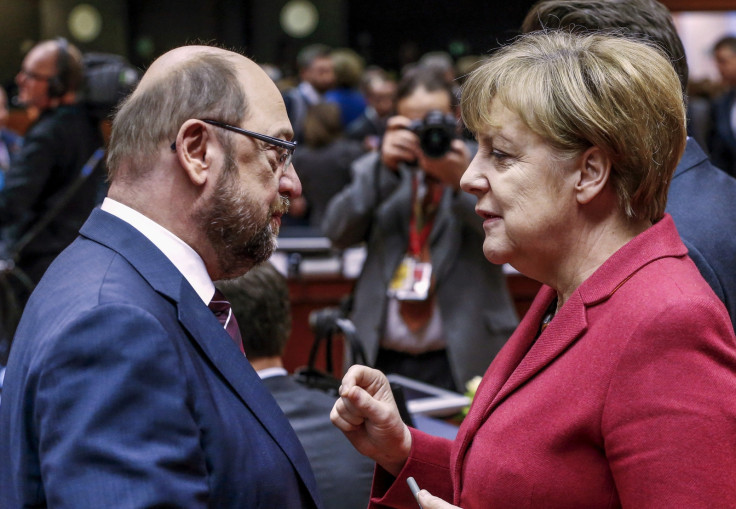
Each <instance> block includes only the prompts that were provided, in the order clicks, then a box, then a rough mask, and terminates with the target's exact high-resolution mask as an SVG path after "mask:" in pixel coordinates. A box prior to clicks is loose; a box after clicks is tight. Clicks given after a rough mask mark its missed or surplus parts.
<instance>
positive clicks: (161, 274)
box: [80, 209, 319, 503]
mask: <svg viewBox="0 0 736 509" xmlns="http://www.w3.org/2000/svg"><path fill="white" fill-rule="evenodd" d="M80 233H81V234H82V235H84V236H86V237H88V238H90V239H92V240H94V241H96V242H99V243H102V244H104V245H106V246H108V247H109V248H110V249H113V250H115V251H117V252H118V253H119V254H120V255H121V256H123V257H124V258H125V259H126V260H128V262H129V263H130V264H131V265H132V266H133V267H135V269H136V270H137V271H138V272H139V273H140V274H141V276H142V277H143V278H144V279H146V281H148V283H149V284H150V285H151V286H152V287H153V288H154V289H155V290H156V291H157V292H159V293H161V294H162V295H164V296H165V297H167V298H168V299H170V300H172V301H174V302H175V303H176V306H177V313H178V319H179V322H180V323H181V324H182V326H183V327H184V329H186V330H187V332H188V333H189V334H190V336H191V337H192V338H193V339H194V341H195V342H196V343H197V344H198V345H199V347H200V349H201V351H202V352H204V355H205V356H206V357H207V358H208V359H209V361H210V362H211V363H212V366H213V367H214V369H216V370H217V371H219V372H220V374H221V375H222V376H223V378H224V379H225V380H226V381H227V383H228V384H229V385H230V387H231V388H232V390H233V391H234V392H235V393H236V394H237V395H238V397H239V398H240V399H241V400H242V402H243V403H244V404H245V405H246V406H247V407H248V409H249V410H250V411H251V413H253V415H254V416H255V417H256V418H257V419H258V421H259V422H260V423H261V424H262V425H263V427H264V429H265V430H266V431H267V432H268V433H269V435H271V437H272V438H273V440H274V441H275V442H276V443H277V444H278V445H279V447H280V448H281V449H282V450H283V452H284V454H286V456H287V457H288V458H289V461H290V462H291V463H292V465H293V466H294V468H295V469H296V471H297V472H298V474H299V476H300V477H301V478H302V480H303V482H304V484H305V486H306V487H307V488H308V490H309V492H310V494H311V495H312V498H313V499H314V500H315V501H317V500H319V497H318V495H317V485H316V481H315V480H314V475H313V474H312V471H311V467H310V466H309V460H308V459H307V457H306V454H305V453H304V449H303V448H302V446H301V444H300V442H299V439H298V438H297V437H296V434H295V433H294V430H293V429H292V428H291V426H290V425H289V422H288V420H287V419H286V418H285V417H284V415H283V412H281V409H280V408H279V406H278V405H277V404H276V401H275V400H274V399H273V396H271V394H270V393H269V392H268V390H267V389H266V388H265V387H264V386H263V384H262V383H261V380H260V378H259V377H258V375H257V374H256V373H255V371H254V370H253V368H252V367H251V365H250V363H249V362H248V361H247V360H246V359H245V357H243V355H242V353H241V352H240V351H239V350H238V348H237V347H236V346H235V344H234V343H233V341H232V340H231V338H230V336H229V335H228V333H227V332H226V331H225V329H224V328H223V327H222V325H221V324H220V322H219V321H218V320H217V318H216V317H215V316H214V315H213V314H212V312H211V311H210V310H209V308H208V307H207V306H206V305H205V304H204V302H202V299H200V298H199V296H198V295H197V294H196V292H195V291H194V289H193V288H192V287H191V285H190V284H189V282H188V281H187V280H186V278H184V276H183V275H182V274H181V273H180V272H179V271H178V270H177V269H176V267H174V265H173V264H172V263H171V262H170V261H169V259H168V258H166V256H164V254H163V253H162V252H161V251H160V250H159V249H158V248H156V246H155V245H154V244H153V243H151V242H150V241H149V240H148V239H147V238H146V237H145V236H144V235H142V234H141V233H140V232H138V231H137V230H136V229H135V228H133V227H132V226H131V225H129V224H128V223H126V222H124V221H122V220H121V219H119V218H117V217H115V216H112V215H111V214H108V213H106V212H104V211H101V210H99V209H95V210H94V211H93V212H92V214H91V215H90V218H89V219H88V221H87V223H85V225H84V226H83V227H82V230H81V231H80ZM315 503H316V502H315Z"/></svg>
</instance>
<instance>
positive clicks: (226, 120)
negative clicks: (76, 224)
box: [0, 46, 321, 508]
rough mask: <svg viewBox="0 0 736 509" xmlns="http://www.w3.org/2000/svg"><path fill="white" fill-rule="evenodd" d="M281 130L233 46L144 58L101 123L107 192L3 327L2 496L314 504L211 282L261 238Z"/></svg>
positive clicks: (282, 188)
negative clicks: (9, 337) (17, 316)
mask: <svg viewBox="0 0 736 509" xmlns="http://www.w3.org/2000/svg"><path fill="white" fill-rule="evenodd" d="M292 135H293V132H292V128H291V125H290V123H289V119H288V117H287V115H286V109H285V107H284V103H283V101H282V99H281V95H280V93H279V91H278V90H277V88H276V86H275V85H274V84H273V82H272V81H271V80H270V79H269V78H268V76H267V75H266V74H265V73H264V72H263V71H262V70H261V69H260V68H259V67H258V66H257V65H256V64H255V63H254V62H252V61H250V60H248V59H247V58H245V57H243V56H241V55H238V54H235V53H232V52H229V51H225V50H221V49H217V48H211V47H205V46H186V47H182V48H177V49H175V50H172V51H170V52H168V53H166V54H165V55H163V56H162V57H160V58H159V59H158V60H156V61H155V62H154V63H153V64H152V65H151V67H150V68H149V69H148V71H147V72H146V74H145V75H144V77H143V79H142V80H141V82H140V84H139V85H138V87H137V89H136V90H135V92H134V93H133V94H132V95H131V96H130V97H129V98H128V99H127V100H126V101H125V102H124V103H123V105H122V106H121V108H120V109H119V112H118V114H117V116H116V118H115V120H114V123H113V129H112V137H111V141H110V150H109V154H108V169H109V170H108V171H109V180H110V189H109V193H108V196H107V198H106V199H105V201H104V202H103V204H102V206H101V208H100V209H96V210H94V211H93V212H92V214H91V215H90V217H89V219H88V220H87V222H86V223H85V225H84V226H83V227H82V229H81V230H80V235H79V237H78V238H77V239H76V240H75V241H74V242H73V243H72V244H71V246H70V247H69V248H67V249H66V250H65V251H64V252H63V253H62V254H61V255H60V256H59V257H58V258H57V259H56V260H55V261H54V263H53V264H52V265H51V267H50V268H49V270H48V271H47V272H46V274H45V276H44V277H43V279H42V280H41V282H40V283H39V285H38V287H37V288H36V290H35V292H34V294H33V295H32V296H31V299H30V301H29V303H28V305H27V307H26V309H25V312H24V315H23V318H22V319H21V323H20V325H19V327H18V332H17V335H16V339H15V342H14V344H13V347H12V350H11V354H10V360H9V363H8V369H7V372H6V377H5V387H4V393H3V400H2V405H1V406H0V464H2V465H3V468H2V469H0V470H1V472H0V506H2V507H20V506H23V507H26V506H32V507H46V506H53V507H75V508H84V507H164V506H166V507H224V508H229V507H232V508H240V507H288V508H296V507H320V506H321V503H320V501H319V496H318V495H317V488H316V483H315V481H314V476H313V474H312V472H311V470H310V467H309V463H308V461H307V458H306V456H305V454H304V451H303V449H302V447H301V445H300V444H299V441H298V439H297V437H296V435H295V434H294V432H293V430H292V429H291V427H290V426H289V424H288V422H287V421H286V419H285V418H284V416H283V414H282V413H281V411H280V410H279V408H278V406H277V404H276V402H275V401H274V400H273V398H272V397H271V396H270V394H269V393H268V391H267V390H266V389H265V388H264V387H263V385H262V384H261V382H260V380H259V378H258V375H256V373H255V372H254V371H253V369H252V368H251V366H250V364H249V362H248V361H247V359H246V358H245V357H244V355H243V353H242V343H241V339H240V336H239V333H237V324H236V323H235V319H234V318H233V317H232V313H231V312H230V309H229V303H228V302H227V301H226V299H225V297H224V296H223V295H222V294H221V293H219V292H215V287H214V284H213V281H215V280H219V279H225V278H233V277H236V276H240V275H242V274H244V273H245V272H246V271H247V270H248V269H249V268H251V267H252V266H254V265H255V264H258V263H260V262H262V261H264V260H266V259H267V258H268V257H269V256H270V254H271V253H272V251H273V249H274V245H275V238H276V235H277V233H278V230H279V225H280V221H281V215H282V214H283V213H285V212H286V209H287V207H288V202H289V199H290V198H295V197H297V196H299V195H300V193H301V184H300V182H299V179H298V178H297V176H296V174H295V172H294V168H293V166H292V165H291V155H292V153H293V151H294V147H295V143H292V142H291V141H289V140H290V139H291V137H292ZM208 307H209V309H208Z"/></svg>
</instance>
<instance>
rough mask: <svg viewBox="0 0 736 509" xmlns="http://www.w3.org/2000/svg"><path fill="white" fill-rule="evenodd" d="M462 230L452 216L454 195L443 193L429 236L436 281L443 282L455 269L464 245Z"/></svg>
mask: <svg viewBox="0 0 736 509" xmlns="http://www.w3.org/2000/svg"><path fill="white" fill-rule="evenodd" d="M460 235H461V229H460V227H459V225H458V224H457V219H456V218H455V217H454V216H453V214H452V193H451V192H447V190H445V192H443V194H442V199H441V201H440V206H439V210H438V211H437V216H436V217H435V221H434V225H433V226H432V233H431V234H430V236H429V244H430V253H431V256H432V271H433V272H434V279H435V281H441V280H443V279H444V276H445V275H446V274H447V271H449V270H450V269H451V268H452V267H453V265H454V264H453V263H452V262H453V261H454V260H455V259H456V258H457V255H458V252H459V251H460V246H461V244H462V241H461V238H460Z"/></svg>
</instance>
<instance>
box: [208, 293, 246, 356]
mask: <svg viewBox="0 0 736 509" xmlns="http://www.w3.org/2000/svg"><path fill="white" fill-rule="evenodd" d="M207 307H209V308H210V311H212V312H213V313H214V314H215V316H216V317H217V319H218V320H219V321H220V323H221V324H222V326H223V327H225V330H226V331H227V333H228V334H230V337H231V338H232V339H233V342H234V343H235V344H236V345H237V346H238V348H240V351H241V352H243V354H245V350H244V349H243V338H241V337H240V329H239V328H238V321H237V320H236V319H235V314H234V313H233V310H232V307H230V303H229V302H228V301H227V299H226V298H225V296H224V295H223V294H222V292H221V291H220V290H217V289H215V295H213V296H212V300H211V301H210V303H209V304H208V306H207Z"/></svg>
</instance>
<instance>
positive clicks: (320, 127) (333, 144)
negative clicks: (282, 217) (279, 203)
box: [290, 102, 363, 232]
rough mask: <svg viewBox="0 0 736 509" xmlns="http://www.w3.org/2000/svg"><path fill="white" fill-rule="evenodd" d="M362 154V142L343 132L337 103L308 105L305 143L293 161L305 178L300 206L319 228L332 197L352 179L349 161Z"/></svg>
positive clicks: (300, 175) (310, 222) (300, 176)
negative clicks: (309, 106) (302, 203)
mask: <svg viewBox="0 0 736 509" xmlns="http://www.w3.org/2000/svg"><path fill="white" fill-rule="evenodd" d="M361 155H363V147H362V145H361V144H360V143H359V142H357V141H355V140H350V139H347V138H345V137H344V136H343V129H342V122H341V120H340V108H339V107H338V105H337V104H334V103H329V102H326V103H322V104H317V105H315V106H313V107H311V108H310V109H309V111H308V112H307V116H306V118H305V119H304V143H302V144H301V145H299V150H297V151H295V152H294V159H293V161H294V167H295V168H297V171H298V172H299V180H301V182H302V196H301V199H303V200H304V205H303V206H300V207H299V208H300V209H304V211H305V214H306V217H307V219H308V223H309V225H310V226H312V227H313V228H314V229H315V230H316V231H318V232H319V231H321V230H320V228H321V223H322V218H323V217H324V213H325V209H326V208H327V204H328V203H329V201H330V199H331V198H332V197H333V196H335V195H336V194H337V193H338V192H340V190H342V188H343V187H345V186H346V185H347V184H348V183H350V165H351V164H352V163H353V161H354V160H356V159H357V158H358V157H360V156H361ZM290 214H291V213H290Z"/></svg>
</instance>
